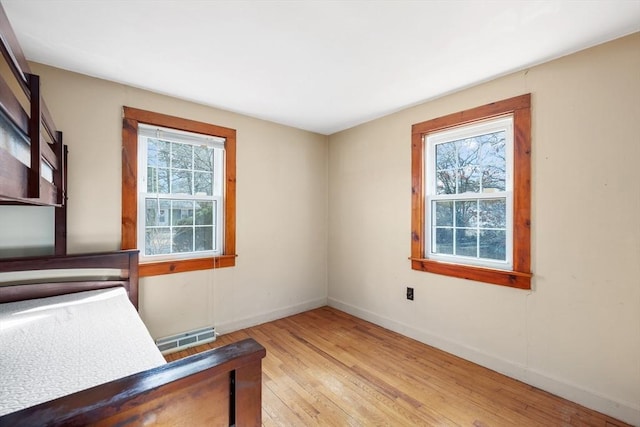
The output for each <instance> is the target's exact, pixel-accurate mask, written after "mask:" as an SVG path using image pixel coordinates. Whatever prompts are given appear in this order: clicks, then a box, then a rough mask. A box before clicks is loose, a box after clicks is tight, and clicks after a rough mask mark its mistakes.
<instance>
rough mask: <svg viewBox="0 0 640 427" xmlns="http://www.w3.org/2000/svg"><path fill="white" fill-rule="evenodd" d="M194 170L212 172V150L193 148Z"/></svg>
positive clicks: (208, 148)
mask: <svg viewBox="0 0 640 427" xmlns="http://www.w3.org/2000/svg"><path fill="white" fill-rule="evenodd" d="M193 159H194V160H195V165H194V167H193V168H194V169H196V170H201V171H207V172H213V148H210V147H193Z"/></svg>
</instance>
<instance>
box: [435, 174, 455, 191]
mask: <svg viewBox="0 0 640 427" xmlns="http://www.w3.org/2000/svg"><path fill="white" fill-rule="evenodd" d="M436 194H456V172H455V169H451V170H441V171H438V172H436Z"/></svg>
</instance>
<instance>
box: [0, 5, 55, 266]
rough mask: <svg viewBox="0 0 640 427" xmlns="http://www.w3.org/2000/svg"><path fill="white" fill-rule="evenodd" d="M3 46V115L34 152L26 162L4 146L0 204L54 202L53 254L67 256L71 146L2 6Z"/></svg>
mask: <svg viewBox="0 0 640 427" xmlns="http://www.w3.org/2000/svg"><path fill="white" fill-rule="evenodd" d="M0 51H2V57H3V58H4V62H3V63H1V64H0V120H1V121H2V122H4V123H5V124H6V127H7V128H9V129H10V133H11V135H12V136H13V137H14V138H15V139H17V140H22V141H24V142H25V143H27V144H28V145H29V151H30V155H29V159H30V164H29V165H25V164H24V163H22V162H21V161H19V160H18V159H16V158H15V157H13V155H11V154H10V153H9V152H8V151H6V150H3V149H0V204H10V205H40V206H54V207H55V244H54V247H55V253H56V254H58V255H63V254H65V253H66V234H67V228H66V224H67V209H66V206H67V184H66V183H67V168H66V164H67V146H66V145H64V143H63V141H62V132H59V131H58V130H57V128H56V126H55V125H54V123H53V120H52V119H51V114H50V113H49V110H48V109H47V106H46V104H45V103H44V101H43V100H42V98H41V96H40V77H39V76H37V75H35V74H33V73H32V72H31V69H30V68H29V64H28V63H27V60H26V58H25V56H24V53H23V52H22V48H21V47H20V45H19V44H18V40H17V38H16V35H15V33H14V32H13V29H12V28H11V25H10V24H9V20H8V18H7V15H6V14H5V12H4V9H3V8H2V6H1V5H0ZM0 61H1V60H0ZM23 105H24V108H23ZM25 110H28V111H25ZM41 162H44V163H46V164H47V165H48V166H49V167H50V168H51V170H52V172H53V173H52V175H53V176H52V180H51V182H50V181H49V180H48V179H45V178H44V177H43V175H42V167H41Z"/></svg>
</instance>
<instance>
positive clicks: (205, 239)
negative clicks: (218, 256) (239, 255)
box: [196, 227, 214, 251]
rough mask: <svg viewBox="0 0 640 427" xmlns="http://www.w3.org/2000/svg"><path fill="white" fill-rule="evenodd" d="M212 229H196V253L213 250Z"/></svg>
mask: <svg viewBox="0 0 640 427" xmlns="http://www.w3.org/2000/svg"><path fill="white" fill-rule="evenodd" d="M213 232H214V231H213V227H196V251H212V250H213V242H214V239H213Z"/></svg>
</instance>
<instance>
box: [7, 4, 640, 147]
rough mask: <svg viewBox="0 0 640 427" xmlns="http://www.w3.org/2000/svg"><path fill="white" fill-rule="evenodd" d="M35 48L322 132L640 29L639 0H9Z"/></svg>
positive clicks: (22, 36)
mask: <svg viewBox="0 0 640 427" xmlns="http://www.w3.org/2000/svg"><path fill="white" fill-rule="evenodd" d="M2 5H3V6H4V8H5V11H6V13H7V15H8V17H9V20H10V21H11V23H12V25H13V27H14V30H15V32H16V33H17V36H18V40H19V41H20V44H21V45H22V47H23V50H24V52H25V55H26V56H27V58H28V59H29V60H32V61H36V62H40V63H43V64H47V65H52V66H55V67H59V68H63V69H66V70H71V71H75V72H78V73H82V74H87V75H90V76H95V77H99V78H102V79H107V80H111V81H115V82H119V83H124V84H127V85H131V86H135V87H139V88H143V89H148V90H151V91H154V92H159V93H163V94H167V95H172V96H175V97H178V98H182V99H186V100H190V101H195V102H198V103H202V104H206V105H210V106H213V107H218V108H222V109H225V110H229V111H233V112H237V113H242V114H245V115H249V116H252V117H256V118H260V119H265V120H269V121H273V122H276V123H281V124H285V125H289V126H293V127H297V128H301V129H305V130H309V131H313V132H318V133H321V134H327V135H328V134H332V133H334V132H337V131H340V130H343V129H347V128H349V127H352V126H355V125H357V124H360V123H363V122H366V121H369V120H372V119H375V118H377V117H381V116H384V115H386V114H389V113H391V112H394V111H398V110H401V109H403V108H406V107H408V106H411V105H415V104H418V103H421V102H424V101H426V100H429V99H434V98H437V97H439V96H442V95H444V94H447V93H450V92H453V91H456V90H459V89H461V88H464V87H468V86H471V85H474V84H477V83H479V82H483V81H487V80H490V79H493V78H495V77H497V76H500V75H504V74H507V73H510V72H513V71H517V70H521V69H525V68H527V67H530V66H532V65H535V64H539V63H542V62H545V61H548V60H550V59H553V58H557V57H560V56H563V55H566V54H569V53H572V52H575V51H578V50H581V49H584V48H587V47H590V46H593V45H596V44H599V43H602V42H605V41H608V40H612V39H615V38H617V37H620V36H623V35H626V34H629V33H632V32H636V31H640V0H606V1H605V0H602V1H598V0H589V1H581V0H549V1H533V0H531V1H523V0H520V1H518V0H512V1H500V0H496V1H481V0H458V1H446V0H432V1H402V0H398V1H358V0H351V1H309V0H307V1H304V0H299V1H293V0H291V1H279V0H278V1H257V0H254V1H225V0H221V1H214V0H199V1H196V0H181V1H180V0H175V1H170V0H127V1H125V0H2Z"/></svg>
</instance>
